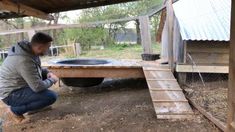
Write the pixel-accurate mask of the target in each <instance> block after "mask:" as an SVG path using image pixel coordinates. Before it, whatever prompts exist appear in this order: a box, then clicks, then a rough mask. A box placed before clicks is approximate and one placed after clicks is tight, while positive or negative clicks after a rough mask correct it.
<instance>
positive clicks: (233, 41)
mask: <svg viewBox="0 0 235 132" xmlns="http://www.w3.org/2000/svg"><path fill="white" fill-rule="evenodd" d="M231 11H232V15H231V34H230V36H231V37H230V44H229V45H230V52H229V89H228V119H227V128H226V132H234V131H235V96H234V93H235V52H234V50H235V0H232V9H231Z"/></svg>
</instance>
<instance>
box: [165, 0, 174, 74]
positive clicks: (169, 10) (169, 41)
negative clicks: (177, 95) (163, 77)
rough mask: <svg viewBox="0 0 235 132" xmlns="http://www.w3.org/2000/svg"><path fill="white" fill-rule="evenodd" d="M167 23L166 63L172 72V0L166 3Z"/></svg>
mask: <svg viewBox="0 0 235 132" xmlns="http://www.w3.org/2000/svg"><path fill="white" fill-rule="evenodd" d="M166 8H167V21H168V63H169V66H170V69H171V70H172V72H173V71H174V56H173V27H174V26H173V25H174V12H173V6H172V0H168V2H167V7H166Z"/></svg>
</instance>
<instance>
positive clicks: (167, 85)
mask: <svg viewBox="0 0 235 132" xmlns="http://www.w3.org/2000/svg"><path fill="white" fill-rule="evenodd" d="M148 87H149V88H162V89H175V88H179V89H180V86H179V84H178V83H177V82H176V81H149V82H148Z"/></svg>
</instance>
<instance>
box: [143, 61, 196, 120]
mask: <svg viewBox="0 0 235 132" xmlns="http://www.w3.org/2000/svg"><path fill="white" fill-rule="evenodd" d="M142 66H143V70H144V74H145V78H146V80H147V83H148V87H149V92H150V95H151V98H152V101H153V105H154V109H155V112H156V114H157V118H158V119H184V118H191V116H190V115H192V114H193V112H192V109H191V108H190V106H189V104H188V101H187V100H186V98H185V96H184V94H183V92H182V90H181V89H180V87H179V84H178V83H177V81H176V79H175V78H174V76H173V74H172V72H171V70H169V67H168V69H166V68H161V66H160V64H159V63H156V62H155V65H153V64H152V63H149V62H142ZM163 67H164V66H163ZM151 68H156V69H155V70H148V69H151ZM157 69H160V70H159V71H158V70H157ZM163 69H165V71H163ZM189 113H190V114H189ZM186 115H187V116H186Z"/></svg>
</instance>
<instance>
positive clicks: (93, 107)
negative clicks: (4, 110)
mask: <svg viewBox="0 0 235 132" xmlns="http://www.w3.org/2000/svg"><path fill="white" fill-rule="evenodd" d="M53 90H55V91H57V92H58V94H59V99H58V101H57V102H56V103H55V104H54V105H53V110H51V111H46V112H41V113H37V114H34V115H31V116H28V117H29V118H30V119H31V122H30V123H26V124H20V125H11V126H8V127H4V131H5V132H20V131H27V132H41V131H43V132H80V131H82V132H96V131H97V132H99V131H121V132H132V131H133V132H136V131H137V132H145V131H147V132H156V131H159V132H165V131H169V132H177V131H180V132H190V131H192V132H199V131H200V132H210V131H213V132H214V131H219V130H218V129H217V128H216V127H215V126H214V125H213V124H211V123H210V122H209V121H208V120H206V119H205V118H204V117H203V116H201V115H200V114H198V112H195V113H196V115H195V118H194V119H192V120H183V121H182V120H181V121H169V120H157V119H156V116H155V112H154V109H153V105H152V102H151V97H150V95H149V92H148V89H147V84H146V82H145V81H144V80H142V79H117V80H110V79H107V80H105V82H104V83H103V84H102V85H99V86H96V87H90V88H71V87H66V86H62V87H60V88H59V87H54V88H53Z"/></svg>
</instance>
